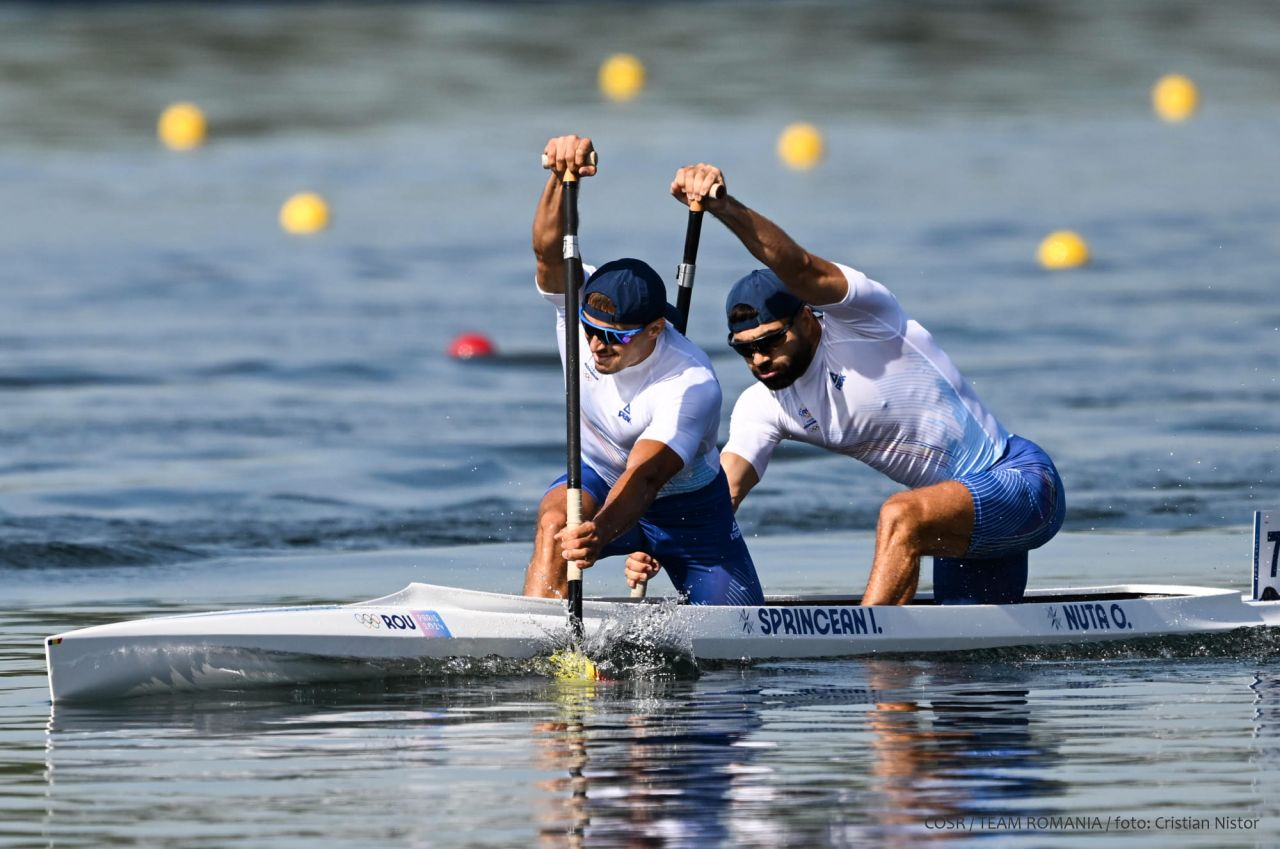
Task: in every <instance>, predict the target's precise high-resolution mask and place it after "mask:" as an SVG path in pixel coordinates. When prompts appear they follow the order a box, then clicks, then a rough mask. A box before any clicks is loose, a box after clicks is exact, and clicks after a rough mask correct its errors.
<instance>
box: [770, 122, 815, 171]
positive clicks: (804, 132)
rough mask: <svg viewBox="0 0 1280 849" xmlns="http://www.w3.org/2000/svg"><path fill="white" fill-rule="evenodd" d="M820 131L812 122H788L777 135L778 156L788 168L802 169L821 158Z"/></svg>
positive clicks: (811, 165)
mask: <svg viewBox="0 0 1280 849" xmlns="http://www.w3.org/2000/svg"><path fill="white" fill-rule="evenodd" d="M823 151H824V146H823V141H822V133H821V132H819V131H818V128H817V127H815V126H814V125H813V124H805V123H796V124H790V125H789V126H787V128H786V129H784V130H783V131H782V134H781V135H780V136H778V158H779V159H781V160H782V161H783V163H784V164H785V165H786V166H787V167H788V168H794V169H796V170H798V171H803V170H805V169H808V168H812V167H813V166H815V165H817V164H818V162H820V161H821V160H822V154H823Z"/></svg>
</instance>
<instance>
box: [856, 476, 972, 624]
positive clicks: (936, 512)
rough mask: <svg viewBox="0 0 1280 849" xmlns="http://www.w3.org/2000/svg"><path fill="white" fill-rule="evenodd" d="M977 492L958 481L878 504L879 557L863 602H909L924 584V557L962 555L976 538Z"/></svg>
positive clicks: (900, 493) (905, 493)
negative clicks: (922, 576) (921, 582)
mask: <svg viewBox="0 0 1280 849" xmlns="http://www.w3.org/2000/svg"><path fill="white" fill-rule="evenodd" d="M973 518H974V513H973V495H972V494H971V493H970V492H969V489H968V487H966V486H965V485H964V484H962V483H960V482H959V481H943V482H942V483H937V484H934V485H933V486H925V487H921V488H920V489H912V490H909V491H907V492H899V493H897V494H895V495H892V496H890V497H889V499H888V500H887V501H885V503H884V504H883V505H882V506H881V507H880V519H879V521H878V522H877V523H876V555H875V560H874V561H873V562H872V564H871V577H870V578H868V579H867V589H866V592H865V593H863V596H862V603H863V604H907V603H908V602H910V601H911V599H913V598H915V594H916V588H917V587H918V586H919V584H920V557H921V556H922V555H925V554H931V555H938V556H942V557H959V556H961V555H963V554H964V553H965V552H966V551H968V549H969V540H970V538H971V537H972V536H973Z"/></svg>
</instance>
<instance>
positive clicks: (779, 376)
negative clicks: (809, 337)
mask: <svg viewBox="0 0 1280 849" xmlns="http://www.w3.org/2000/svg"><path fill="white" fill-rule="evenodd" d="M815 348H816V346H814V345H810V344H807V343H805V342H803V341H802V342H801V344H800V346H799V347H797V349H796V351H795V353H794V354H793V355H792V356H791V358H790V360H789V361H788V362H787V363H786V364H785V365H783V366H781V367H780V368H778V369H777V371H776V373H774V374H772V375H770V376H769V377H768V378H767V379H766V378H763V377H760V375H759V374H755V369H754V368H753V369H752V373H753V374H754V375H755V378H756V380H758V381H760V382H761V383H763V384H764V385H765V388H766V389H769V390H771V391H773V392H777V391H778V390H779V389H786V388H787V387H788V386H790V385H791V384H793V383H795V382H796V381H797V380H799V379H800V378H801V376H802V375H804V373H805V372H806V371H808V370H809V366H810V365H812V363H813V355H814V351H815Z"/></svg>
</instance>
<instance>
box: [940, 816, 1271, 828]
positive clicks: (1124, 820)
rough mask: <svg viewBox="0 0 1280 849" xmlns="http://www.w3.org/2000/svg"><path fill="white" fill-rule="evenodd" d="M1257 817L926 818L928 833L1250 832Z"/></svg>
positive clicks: (1256, 824)
mask: <svg viewBox="0 0 1280 849" xmlns="http://www.w3.org/2000/svg"><path fill="white" fill-rule="evenodd" d="M1260 821H1261V818H1260V817H1171V816H1158V817H1137V816H1134V817H1127V816H1107V817H1090V816H1050V815H1035V814H1033V815H1029V816H1024V815H1019V814H1013V815H1011V814H1004V815H997V814H980V815H978V814H975V815H969V816H959V817H927V818H926V819H925V821H924V827H925V828H927V829H929V830H930V831H1253V830H1256V829H1257V827H1258V823H1259V822H1260Z"/></svg>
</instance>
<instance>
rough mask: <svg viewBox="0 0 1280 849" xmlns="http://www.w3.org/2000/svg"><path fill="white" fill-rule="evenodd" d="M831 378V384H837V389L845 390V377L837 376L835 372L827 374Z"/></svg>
mask: <svg viewBox="0 0 1280 849" xmlns="http://www.w3.org/2000/svg"><path fill="white" fill-rule="evenodd" d="M827 374H828V375H830V376H831V382H832V383H834V384H835V386H836V389H844V375H843V374H836V373H835V372H834V371H829V372H827Z"/></svg>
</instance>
